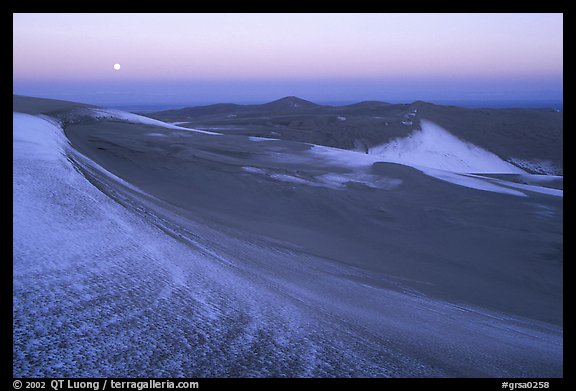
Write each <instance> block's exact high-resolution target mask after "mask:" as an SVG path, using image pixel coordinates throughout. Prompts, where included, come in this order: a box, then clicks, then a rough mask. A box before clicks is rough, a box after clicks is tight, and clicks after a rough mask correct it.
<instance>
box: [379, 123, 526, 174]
mask: <svg viewBox="0 0 576 391" xmlns="http://www.w3.org/2000/svg"><path fill="white" fill-rule="evenodd" d="M404 122H405V121H403V123H404ZM420 126H421V129H422V130H416V131H414V132H412V133H411V134H410V135H409V136H407V137H404V138H398V139H395V140H392V141H390V142H388V143H385V144H381V145H378V146H375V147H372V148H370V149H369V151H368V153H369V154H372V155H377V156H379V157H380V158H381V160H382V161H387V162H393V163H400V164H405V165H409V166H413V165H418V166H423V167H430V168H435V169H441V170H448V171H452V172H461V173H466V172H468V173H514V174H516V173H525V172H524V171H523V170H521V169H519V168H518V167H516V166H514V165H512V164H510V163H508V162H505V161H504V160H502V159H500V158H499V157H498V156H496V155H495V154H493V153H492V152H489V151H486V150H485V149H482V148H480V147H478V146H476V145H474V144H471V143H468V142H465V141H462V140H460V139H459V138H457V137H456V136H454V135H452V134H451V133H449V132H448V131H447V130H445V129H444V128H442V127H440V126H438V125H436V124H435V123H433V122H431V121H428V120H420Z"/></svg>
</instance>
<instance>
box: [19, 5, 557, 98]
mask: <svg viewBox="0 0 576 391" xmlns="http://www.w3.org/2000/svg"><path fill="white" fill-rule="evenodd" d="M114 64H120V65H121V68H120V70H115V69H114ZM562 81H563V15H562V14H508V13H507V14H397V13H395V14H378V13H375V14H374V13H370V14H361V13H336V14H321V13H313V14H304V13H299V14H264V13H262V14H261V13H259V14H242V13H236V14H126V13H124V14H89V13H87V14H54V13H51V14H13V91H14V93H15V94H20V95H31V96H39V97H47V98H55V99H64V100H72V101H79V102H85V103H93V104H103V105H122V104H125V105H130V104H146V103H149V104H183V105H185V104H191V105H193V104H208V103H220V102H231V103H263V102H267V101H270V100H274V99H278V98H281V97H283V96H289V95H294V96H299V97H301V98H304V99H308V100H311V101H314V102H317V103H330V102H349V103H352V102H358V101H362V100H381V101H388V102H395V103H396V102H412V101H415V100H427V101H432V102H439V103H441V102H448V101H486V102H488V101H524V102H530V101H562Z"/></svg>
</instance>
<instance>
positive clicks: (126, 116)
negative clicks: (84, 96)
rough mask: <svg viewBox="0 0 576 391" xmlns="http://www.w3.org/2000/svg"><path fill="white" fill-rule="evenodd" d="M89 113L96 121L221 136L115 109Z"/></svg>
mask: <svg viewBox="0 0 576 391" xmlns="http://www.w3.org/2000/svg"><path fill="white" fill-rule="evenodd" d="M90 111H91V112H92V116H93V117H94V118H97V119H116V120H120V121H126V122H132V123H137V124H144V125H153V126H161V127H163V128H167V129H177V130H186V131H189V132H197V133H203V134H210V135H219V136H220V135H221V133H215V132H207V131H205V130H199V129H192V128H184V127H182V126H176V125H174V124H169V123H166V122H162V121H158V120H157V119H152V118H148V117H144V116H142V115H138V114H133V113H128V112H125V111H120V110H115V109H90Z"/></svg>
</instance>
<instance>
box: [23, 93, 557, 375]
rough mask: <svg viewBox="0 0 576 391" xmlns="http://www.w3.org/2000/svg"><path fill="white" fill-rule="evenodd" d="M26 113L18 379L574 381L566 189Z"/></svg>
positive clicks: (38, 106) (126, 122) (56, 107)
mask: <svg viewBox="0 0 576 391" xmlns="http://www.w3.org/2000/svg"><path fill="white" fill-rule="evenodd" d="M283 103H286V102H283ZM287 103H301V102H298V101H292V100H291V101H288V102H287ZM14 105H15V106H14V111H15V112H16V111H19V110H20V109H21V110H27V112H28V113H29V114H30V113H32V114H34V113H45V112H50V113H52V114H51V115H53V116H54V117H56V118H59V119H60V120H61V122H60V124H61V125H62V127H63V129H60V128H59V127H58V125H57V124H58V122H57V121H55V120H53V119H51V118H50V117H41V118H40V117H38V116H36V115H26V114H18V113H15V114H14V122H15V126H14V157H15V158H14V159H15V160H14V189H15V190H14V200H15V201H14V202H15V214H14V222H15V223H14V224H15V241H14V253H15V258H14V276H15V277H14V279H15V280H14V281H15V294H14V295H15V296H14V297H15V353H14V354H15V363H16V364H15V373H16V374H18V375H21V376H30V375H42V376H45V375H50V376H52V375H62V376H64V375H70V374H78V373H80V374H82V375H85V376H94V375H98V376H112V375H118V374H119V373H121V374H122V375H127V374H129V375H134V376H136V375H139V376H143V375H144V376H146V375H153V376H175V375H176V376H370V377H373V376H401V377H406V376H417V377H418V376H423V377H426V376H448V377H454V376H528V377H530V376H562V319H563V309H562V297H563V286H562V269H563V203H562V191H561V190H558V188H562V185H561V182H562V181H561V178H559V177H548V178H543V177H542V176H532V175H529V174H521V173H520V174H495V175H492V174H489V173H488V174H480V175H469V174H465V173H464V174H456V173H450V172H440V171H439V170H438V171H434V170H427V169H424V168H418V167H410V166H407V165H403V164H398V163H390V162H382V161H380V160H379V157H378V156H375V155H367V154H362V153H356V152H352V151H345V150H339V149H334V148H328V147H324V146H317V145H311V144H306V143H303V142H296V141H287V140H270V139H256V138H251V137H248V136H245V135H231V134H222V135H214V134H206V133H199V132H195V131H192V130H189V129H186V128H179V127H177V126H162V124H157V123H153V122H149V123H142V121H141V123H134V122H131V121H134V120H138V118H134V117H130V116H126V115H124V116H123V115H119V116H117V117H114V115H107V116H98V115H96V116H92V117H91V116H90V114H89V113H90V110H91V109H90V108H87V107H85V106H83V105H80V106H76V105H74V104H70V103H66V102H64V103H61V102H52V103H51V102H43V101H36V100H30V101H28V100H26V99H23V98H18V99H16V97H15V103H14ZM68 105H71V106H68ZM364 106H365V105H361V107H362V109H363V110H366V109H367V108H366V107H364ZM370 107H372V104H370ZM316 109H317V108H316V107H315V106H308V107H307V110H316ZM47 110H50V111H47ZM143 122H146V121H143ZM342 122H344V121H342ZM33 128H34V129H36V130H34V129H33ZM35 132H36V133H35ZM41 135H42V137H40V136H41ZM54 137H55V138H54ZM53 138H54V140H56V141H54V140H53ZM34 140H37V141H36V142H35V141H34ZM42 140H44V141H42ZM35 148H36V149H35ZM38 148H40V150H39V151H37V149H38ZM35 151H36V152H35ZM29 211H35V212H34V213H30V212H29ZM40 233H41V234H40ZM31 238H35V239H34V244H33V243H32V241H31ZM39 276H42V277H41V278H40V277H39ZM69 276H70V278H72V276H73V277H74V278H75V279H77V280H78V281H80V282H79V283H77V284H76V283H71V281H72V280H70V279H69V278H68V277H69ZM39 278H40V279H39ZM39 281H40V282H39ZM58 292H61V293H62V294H61V295H60V298H59V300H54V297H53V296H52V295H53V294H57V293H58ZM63 292H66V294H64V293H63ZM39 308H40V309H39ZM63 308H66V309H68V310H66V311H68V312H70V313H75V312H77V313H78V314H79V316H80V315H81V317H79V318H78V319H72V321H67V320H65V319H64V318H62V313H63V312H62V311H64V309H63ZM71 309H75V310H71ZM38 311H40V312H41V313H42V317H37V316H32V314H35V313H38ZM96 314H97V315H96ZM174 314H179V315H178V316H174ZM80 319H85V320H83V321H81V320H80ZM39 322H41V323H42V325H45V326H42V327H40V326H41V324H40V323H39ZM71 335H75V336H76V337H75V338H74V339H72V338H71ZM78 336H80V337H81V339H78V338H77V337H78ZM78 340H81V341H83V342H82V344H83V345H82V346H80V345H78V344H77V343H76V342H75V341H78ZM27 341H34V342H33V343H32V344H30V343H28V342H27ZM110 341H112V342H110ZM175 341H177V342H175ZM535 341H537V342H535ZM30 346H33V347H36V348H34V350H33V351H32V350H30ZM39 346H41V347H42V348H38V347H39ZM158 346H162V349H160V350H159V348H158ZM121 347H122V348H121ZM122 349H124V350H122ZM126 352H132V353H130V354H127V353H126ZM202 352H204V353H202ZM471 352H474V354H471ZM78 353H81V354H80V355H79V354H78ZM30 357H32V358H30ZM47 357H61V358H62V359H61V360H62V361H61V362H59V363H57V364H54V365H53V364H52V363H48V364H46V363H47V362H48V361H46V360H45V359H46V358H47ZM77 357H80V359H78V358H77ZM128 357H131V358H128ZM134 357H136V358H135V359H134ZM263 357H267V359H263ZM78 360H79V361H78ZM98 362H100V363H104V364H105V365H102V366H98V365H94V363H98ZM149 362H154V363H162V364H161V365H160V366H159V367H156V366H153V365H147V364H145V363H149Z"/></svg>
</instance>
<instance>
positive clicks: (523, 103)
mask: <svg viewBox="0 0 576 391" xmlns="http://www.w3.org/2000/svg"><path fill="white" fill-rule="evenodd" d="M13 95H20V96H28V97H33V98H41V99H53V100H64V101H69V102H75V103H82V104H90V105H95V106H102V107H107V108H114V109H120V108H139V109H142V112H144V111H150V112H152V111H157V108H159V107H160V108H162V109H172V108H174V109H177V108H185V107H200V106H209V105H217V104H236V105H239V106H243V105H261V104H267V103H271V102H275V101H279V100H282V99H285V98H290V97H293V98H297V99H301V100H305V101H308V102H311V103H314V104H318V105H325V106H345V105H352V104H358V103H363V102H380V103H388V104H412V103H415V102H419V101H420V102H426V103H431V104H438V105H453V106H461V107H468V108H541V109H558V108H561V109H563V105H564V100H563V99H513V98H510V99H471V98H462V99H406V100H404V99H402V100H400V99H390V100H382V99H361V100H358V99H350V100H328V99H320V100H310V99H306V98H302V97H299V96H294V95H286V96H282V97H280V98H277V99H272V100H242V101H240V102H233V101H226V100H220V101H216V100H206V101H188V102H162V101H154V102H150V103H148V102H147V103H142V102H138V101H135V102H128V103H126V102H122V103H114V102H105V101H98V100H91V101H90V102H88V101H86V100H85V99H78V100H75V99H62V98H54V97H45V96H32V95H25V94H16V93H13ZM152 108H154V110H152ZM148 109H150V110H148Z"/></svg>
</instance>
